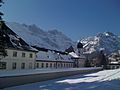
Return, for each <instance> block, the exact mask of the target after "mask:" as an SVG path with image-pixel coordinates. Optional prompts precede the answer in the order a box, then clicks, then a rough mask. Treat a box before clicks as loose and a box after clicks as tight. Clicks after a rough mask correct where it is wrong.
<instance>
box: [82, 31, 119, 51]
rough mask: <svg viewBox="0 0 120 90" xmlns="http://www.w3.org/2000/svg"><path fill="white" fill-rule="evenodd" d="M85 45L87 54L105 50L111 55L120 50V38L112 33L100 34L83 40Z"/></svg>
mask: <svg viewBox="0 0 120 90" xmlns="http://www.w3.org/2000/svg"><path fill="white" fill-rule="evenodd" d="M81 42H82V43H83V44H84V49H85V52H86V53H92V52H95V51H100V50H101V49H102V50H104V51H105V52H106V53H111V52H113V51H115V50H119V49H120V37H119V36H117V35H115V34H113V33H111V32H104V33H98V34H97V35H96V36H93V37H87V38H84V39H82V40H81Z"/></svg>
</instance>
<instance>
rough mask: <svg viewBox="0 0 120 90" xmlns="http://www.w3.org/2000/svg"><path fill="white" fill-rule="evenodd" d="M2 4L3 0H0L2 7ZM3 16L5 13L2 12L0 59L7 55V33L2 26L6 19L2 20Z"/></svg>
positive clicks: (0, 21) (0, 14)
mask: <svg viewBox="0 0 120 90" xmlns="http://www.w3.org/2000/svg"><path fill="white" fill-rule="evenodd" d="M2 4H3V0H0V7H1V6H2ZM2 16H3V13H2V12H0V59H2V57H5V56H7V54H6V51H5V33H4V30H3V28H2V24H3V23H4V21H3V20H2Z"/></svg>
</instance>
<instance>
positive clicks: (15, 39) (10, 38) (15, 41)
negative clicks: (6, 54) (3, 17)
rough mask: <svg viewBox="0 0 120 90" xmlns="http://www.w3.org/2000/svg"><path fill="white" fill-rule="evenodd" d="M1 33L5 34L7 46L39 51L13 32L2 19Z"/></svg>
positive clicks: (0, 22) (0, 23) (0, 24)
mask: <svg viewBox="0 0 120 90" xmlns="http://www.w3.org/2000/svg"><path fill="white" fill-rule="evenodd" d="M0 33H2V34H3V36H4V37H3V38H4V40H5V48H13V49H19V50H27V51H35V52H36V51H37V50H36V49H34V48H32V47H31V46H29V45H28V44H27V43H26V42H25V41H24V40H23V39H22V38H21V37H19V36H18V35H17V34H16V33H15V32H13V31H12V30H11V29H10V28H9V27H8V26H7V25H6V24H5V23H4V22H3V21H0Z"/></svg>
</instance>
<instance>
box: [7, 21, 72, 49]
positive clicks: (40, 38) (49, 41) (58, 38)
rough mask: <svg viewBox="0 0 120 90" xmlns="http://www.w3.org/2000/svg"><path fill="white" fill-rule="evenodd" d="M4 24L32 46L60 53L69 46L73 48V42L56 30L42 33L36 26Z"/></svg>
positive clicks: (13, 23)
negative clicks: (59, 51)
mask: <svg viewBox="0 0 120 90" xmlns="http://www.w3.org/2000/svg"><path fill="white" fill-rule="evenodd" d="M6 24H7V26H9V28H11V29H12V30H13V31H14V32H15V33H16V34H18V36H20V37H21V38H22V39H24V40H25V41H26V42H27V43H28V44H29V45H32V46H39V47H44V48H48V49H55V50H62V51H64V50H65V49H66V48H68V47H69V46H71V45H72V46H74V42H73V41H72V40H71V39H70V38H68V37H67V36H65V35H64V34H63V33H62V32H59V31H57V30H51V31H43V30H42V29H40V28H39V27H37V26H36V25H26V24H19V23H15V22H7V23H6Z"/></svg>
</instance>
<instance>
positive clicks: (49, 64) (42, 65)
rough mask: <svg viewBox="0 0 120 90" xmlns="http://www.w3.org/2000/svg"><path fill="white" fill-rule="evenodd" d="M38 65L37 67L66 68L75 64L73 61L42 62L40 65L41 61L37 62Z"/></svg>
mask: <svg viewBox="0 0 120 90" xmlns="http://www.w3.org/2000/svg"><path fill="white" fill-rule="evenodd" d="M36 67H37V68H40V67H41V68H62V67H66V68H69V67H73V64H72V63H66V64H65V63H61V64H60V63H58V64H56V63H41V65H40V63H37V64H36Z"/></svg>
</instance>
